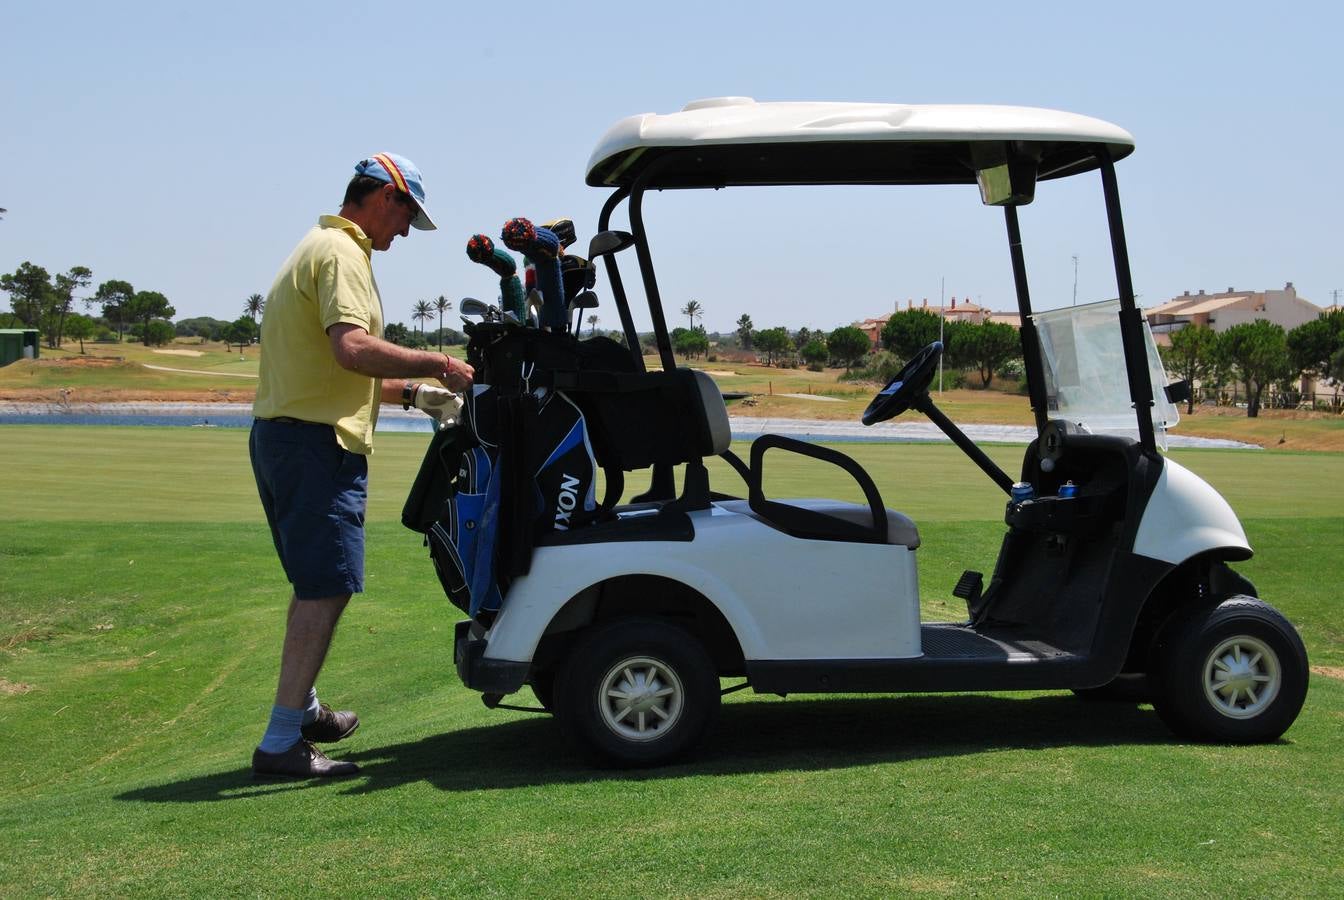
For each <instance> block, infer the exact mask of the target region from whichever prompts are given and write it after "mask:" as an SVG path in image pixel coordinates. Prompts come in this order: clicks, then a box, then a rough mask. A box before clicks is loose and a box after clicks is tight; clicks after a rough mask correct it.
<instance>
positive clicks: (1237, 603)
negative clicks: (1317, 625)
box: [1153, 597, 1309, 743]
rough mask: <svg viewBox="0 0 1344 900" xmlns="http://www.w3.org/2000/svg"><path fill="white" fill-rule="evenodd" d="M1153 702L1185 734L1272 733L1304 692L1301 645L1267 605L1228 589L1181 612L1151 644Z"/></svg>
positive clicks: (1290, 717) (1244, 739)
mask: <svg viewBox="0 0 1344 900" xmlns="http://www.w3.org/2000/svg"><path fill="white" fill-rule="evenodd" d="M1155 674H1156V676H1157V683H1156V685H1155V690H1154V697H1153V705H1154V707H1155V708H1156V709H1157V712H1158V715H1160V716H1161V717H1162V720H1163V721H1164V722H1166V723H1167V725H1168V726H1169V727H1170V728H1171V729H1172V731H1175V732H1176V733H1177V734H1180V735H1182V736H1185V737H1191V738H1195V739H1197V740H1204V741H1222V742H1229V743H1258V742H1264V741H1272V740H1275V739H1276V738H1278V737H1279V736H1280V735H1281V734H1283V733H1284V732H1285V731H1287V730H1288V726H1290V725H1292V724H1293V721H1294V720H1295V719H1296V718H1297V714H1298V712H1299V711H1300V710H1301V709H1302V702H1303V700H1305V699H1306V695H1307V682H1308V677H1309V676H1308V668H1307V651H1306V648H1305V647H1303V645H1302V639H1301V638H1300V637H1299V636H1298V634H1297V631H1296V629H1294V628H1293V626H1292V623H1290V622H1289V621H1288V620H1287V619H1285V618H1284V617H1283V615H1282V614H1281V613H1280V612H1279V611H1278V610H1276V609H1274V607H1272V606H1270V605H1269V604H1267V603H1264V602H1262V601H1260V600H1256V599H1254V598H1251V597H1234V598H1232V599H1230V600H1225V601H1223V602H1222V603H1220V604H1218V605H1217V606H1215V607H1212V608H1206V609H1202V610H1199V611H1197V612H1194V613H1192V614H1189V615H1187V616H1184V617H1182V618H1180V619H1178V620H1176V621H1174V622H1172V623H1170V624H1169V625H1168V626H1167V628H1166V629H1165V631H1164V633H1163V635H1162V637H1161V638H1160V639H1159V642H1158V647H1157V666H1156V671H1155Z"/></svg>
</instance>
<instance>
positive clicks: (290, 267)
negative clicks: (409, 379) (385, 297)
mask: <svg viewBox="0 0 1344 900" xmlns="http://www.w3.org/2000/svg"><path fill="white" fill-rule="evenodd" d="M372 253H373V242H372V241H371V240H370V239H369V238H368V236H367V235H365V234H364V230H363V229H362V228H360V227H359V226H358V225H356V224H355V223H354V222H351V221H350V220H349V219H344V218H341V217H340V216H322V217H321V218H320V219H318V221H317V226H316V227H315V228H313V230H312V231H309V232H308V234H307V235H305V236H304V238H303V240H301V241H299V245H298V246H297V247H295V248H294V252H293V253H291V254H290V256H289V259H287V260H285V264H284V266H282V267H281V269H280V274H279V275H277V276H276V278H275V283H274V284H273V285H271V292H270V294H268V295H267V297H266V307H265V310H264V312H263V313H262V317H261V375H260V382H259V384H258V386H257V399H256V401H255V402H253V404H252V414H253V415H254V416H256V417H258V418H262V419H273V418H276V417H278V416H287V417H289V418H292V419H301V420H303V421H305V422H324V423H326V424H328V425H332V426H333V427H334V428H335V430H336V440H337V441H339V442H340V445H341V446H342V447H344V448H345V449H347V450H349V451H351V452H352V453H360V454H365V455H367V454H369V453H372V452H373V427H374V425H375V424H377V422H378V403H379V392H380V390H381V388H382V381H381V379H378V378H370V377H368V376H366V375H359V374H357V373H355V372H351V371H349V370H347V369H343V368H341V366H340V365H339V364H338V363H337V362H336V357H335V355H334V354H333V353H332V351H331V341H330V339H329V338H328V337H327V329H328V328H330V327H331V326H333V325H335V324H337V323H338V322H346V323H349V324H351V325H358V326H359V327H360V328H363V329H364V330H366V331H367V332H368V333H369V334H371V335H374V336H375V337H382V336H383V305H382V300H381V299H380V298H379V296H378V285H377V284H375V283H374V280H373V264H372Z"/></svg>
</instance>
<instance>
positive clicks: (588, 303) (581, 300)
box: [569, 291, 598, 309]
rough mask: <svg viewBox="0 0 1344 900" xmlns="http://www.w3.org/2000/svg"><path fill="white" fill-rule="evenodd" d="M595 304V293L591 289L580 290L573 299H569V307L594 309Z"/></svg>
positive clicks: (596, 301)
mask: <svg viewBox="0 0 1344 900" xmlns="http://www.w3.org/2000/svg"><path fill="white" fill-rule="evenodd" d="M597 306H598V300H597V294H594V293H593V292H592V291H580V292H579V294H578V295H577V296H576V297H575V298H574V299H573V300H571V301H569V308H570V309H596V308H597Z"/></svg>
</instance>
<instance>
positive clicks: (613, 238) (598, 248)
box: [588, 231, 635, 259]
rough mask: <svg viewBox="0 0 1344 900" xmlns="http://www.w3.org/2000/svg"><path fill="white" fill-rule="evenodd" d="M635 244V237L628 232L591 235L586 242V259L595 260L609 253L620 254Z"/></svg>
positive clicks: (607, 232) (604, 232) (606, 232)
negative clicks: (590, 238)
mask: <svg viewBox="0 0 1344 900" xmlns="http://www.w3.org/2000/svg"><path fill="white" fill-rule="evenodd" d="M634 243H635V236H634V235H633V234H631V233H630V232H628V231H602V232H599V233H597V234H595V235H593V239H592V240H591V241H589V242H588V258H589V259H597V258H598V257H599V256H606V255H607V254H609V253H620V252H621V251H622V250H624V249H625V248H626V247H629V246H632V245H633V244H634Z"/></svg>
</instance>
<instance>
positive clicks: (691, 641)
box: [554, 619, 719, 766]
mask: <svg viewBox="0 0 1344 900" xmlns="http://www.w3.org/2000/svg"><path fill="white" fill-rule="evenodd" d="M718 708H719V680H718V676H717V674H716V673H715V670H714V664H713V662H712V661H711V660H710V658H709V654H708V653H707V652H706V651H705V649H704V647H703V645H701V643H700V641H699V640H698V639H696V638H695V637H694V636H693V635H691V634H690V633H689V632H687V631H686V630H684V629H682V628H678V627H677V626H675V625H670V624H668V623H665V622H661V621H658V620H655V619H621V620H616V621H613V622H609V623H606V624H603V625H599V626H597V627H596V628H594V629H592V630H591V631H590V632H588V633H587V634H586V635H584V636H583V637H582V638H580V639H579V640H578V641H576V642H575V644H574V646H573V648H572V649H571V651H570V653H569V656H568V658H567V659H566V661H565V663H564V665H563V666H562V667H561V670H560V674H559V677H558V678H557V680H556V684H555V695H554V711H555V714H556V716H557V718H559V720H560V722H561V724H562V725H563V726H564V728H565V730H566V732H567V733H568V734H569V735H570V736H571V738H573V739H574V740H575V741H576V742H577V743H578V744H579V745H580V746H581V747H582V748H583V749H585V750H587V751H589V752H591V753H593V754H595V755H597V756H599V757H601V758H604V759H605V760H607V761H609V762H612V763H615V764H616V765H623V766H652V765H660V764H662V763H665V762H668V761H670V760H672V759H674V758H676V757H677V756H679V755H680V754H682V753H684V752H686V751H687V750H689V749H690V748H691V747H692V746H694V745H695V743H696V742H697V741H699V739H700V738H701V737H702V736H703V735H704V733H705V730H706V729H707V728H708V727H709V725H710V723H711V722H712V721H713V719H714V716H715V715H716V714H717V712H718Z"/></svg>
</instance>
